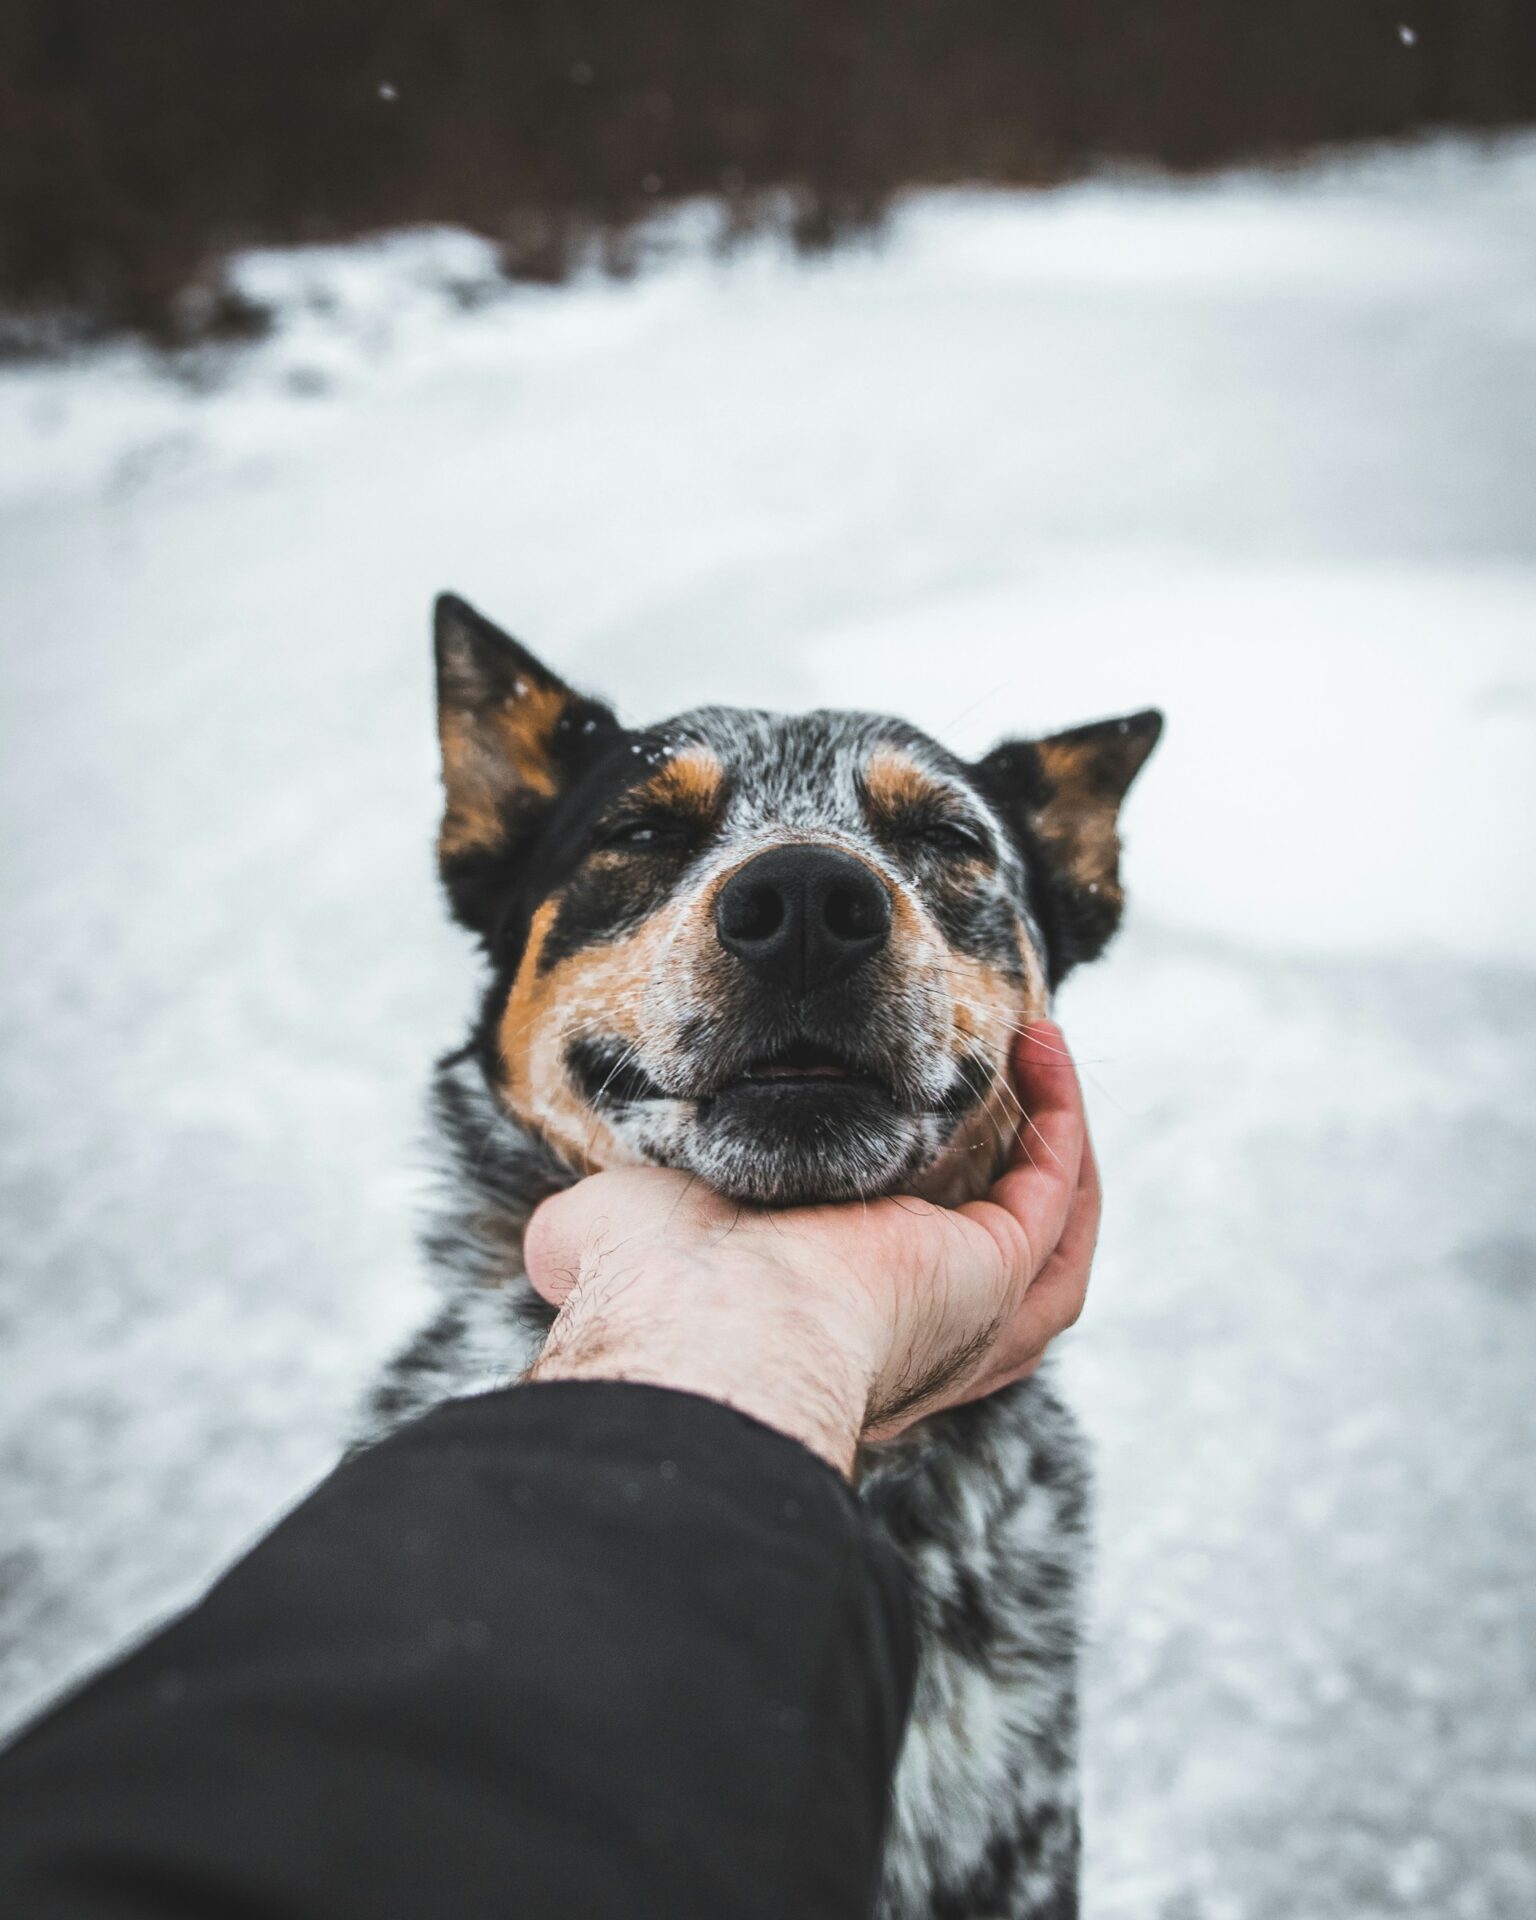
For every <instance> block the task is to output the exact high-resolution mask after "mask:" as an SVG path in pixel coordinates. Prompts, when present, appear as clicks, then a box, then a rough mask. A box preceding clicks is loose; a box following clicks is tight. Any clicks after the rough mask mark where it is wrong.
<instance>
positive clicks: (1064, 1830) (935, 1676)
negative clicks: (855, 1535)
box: [860, 1381, 1086, 1920]
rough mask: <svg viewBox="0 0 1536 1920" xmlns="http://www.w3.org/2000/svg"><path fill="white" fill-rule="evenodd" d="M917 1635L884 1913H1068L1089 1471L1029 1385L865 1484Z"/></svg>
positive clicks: (1060, 1415) (873, 1473)
mask: <svg viewBox="0 0 1536 1920" xmlns="http://www.w3.org/2000/svg"><path fill="white" fill-rule="evenodd" d="M860 1491H861V1493H862V1495H863V1497H864V1499H865V1501H866V1504H867V1506H868V1508H869V1511H870V1514H871V1517H872V1519H873V1520H874V1522H875V1523H876V1525H877V1526H878V1527H879V1528H880V1529H881V1531H882V1532H883V1533H884V1534H885V1536H886V1538H887V1539H888V1540H889V1541H890V1542H891V1544H892V1545H893V1546H894V1547H895V1549H896V1551H897V1552H898V1554H899V1555H900V1556H901V1558H902V1559H903V1561H904V1562H905V1564H906V1567H907V1571H908V1576H909V1580H910V1584H911V1591H912V1598H913V1606H914V1612H915V1616H916V1624H917V1633H918V1647H919V1654H918V1671H917V1678H916V1685H915V1691H914V1697H913V1708H912V1719H911V1723H910V1725H909V1729H908V1733H907V1738H906V1742H905V1744H904V1746H903V1749H902V1755H901V1761H900V1764H899V1766H898V1769H897V1776H896V1780H895V1784H894V1788H893V1800H892V1811H891V1825H890V1830H889V1833H888V1837H887V1843H886V1863H885V1875H884V1891H883V1895H882V1902H881V1908H880V1914H881V1920H919V1917H921V1920H930V1917H932V1916H943V1920H992V1917H993V1916H996V1917H997V1920H1003V1917H1004V1916H1006V1920H1065V1917H1066V1916H1068V1915H1071V1914H1074V1913H1075V1912H1076V1883H1077V1847H1078V1841H1077V1832H1078V1828H1077V1784H1076V1648H1077V1636H1078V1599H1079V1596H1078V1576H1079V1567H1080V1562H1081V1560H1082V1555H1083V1542H1084V1535H1085V1529H1086V1473H1085V1468H1084V1463H1083V1458H1082V1448H1081V1443H1080V1441H1079V1439H1078V1436H1077V1434H1076V1431H1075V1428H1074V1427H1073V1424H1072V1422H1071V1420H1070V1418H1069V1417H1068V1415H1067V1414H1066V1412H1065V1410H1064V1409H1063V1407H1062V1406H1061V1404H1060V1402H1059V1401H1057V1400H1056V1398H1055V1396H1054V1395H1053V1394H1052V1393H1051V1392H1050V1390H1049V1388H1048V1387H1047V1386H1045V1385H1044V1384H1043V1383H1040V1382H1038V1381H1032V1382H1028V1383H1026V1384H1024V1385H1023V1386H1020V1387H1017V1388H1014V1389H1012V1390H1010V1391H1009V1392H1008V1393H1006V1394H1003V1395H1000V1396H998V1397H997V1398H995V1399H994V1400H993V1401H990V1402H987V1403H984V1404H983V1405H982V1406H979V1407H977V1408H967V1409H961V1410H959V1411H958V1412H956V1413H954V1414H951V1415H947V1416H945V1417H944V1418H943V1419H942V1420H941V1421H938V1422H934V1423H933V1424H932V1427H931V1429H930V1431H929V1432H927V1433H925V1434H924V1435H923V1437H922V1439H921V1441H920V1442H918V1443H917V1444H916V1445H915V1446H914V1447H913V1448H912V1450H911V1452H910V1453H909V1454H908V1456H907V1457H906V1458H902V1457H901V1455H900V1452H899V1451H896V1452H893V1454H892V1455H891V1456H890V1457H888V1458H886V1459H883V1460H881V1461H879V1462H878V1463H876V1464H875V1465H874V1466H873V1468H872V1469H871V1470H870V1472H869V1473H868V1474H867V1475H866V1477H865V1480H864V1482H863V1484H862V1486H861V1489H860Z"/></svg>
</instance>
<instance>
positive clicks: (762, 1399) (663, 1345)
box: [529, 1255, 875, 1478]
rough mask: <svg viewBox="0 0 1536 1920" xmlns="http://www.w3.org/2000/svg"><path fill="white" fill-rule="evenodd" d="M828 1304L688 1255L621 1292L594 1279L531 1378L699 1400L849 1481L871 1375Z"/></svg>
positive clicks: (572, 1298)
mask: <svg viewBox="0 0 1536 1920" xmlns="http://www.w3.org/2000/svg"><path fill="white" fill-rule="evenodd" d="M828 1304H829V1303H828V1302H827V1300H826V1298H825V1297H824V1296H823V1297H821V1298H819V1299H817V1298H812V1297H810V1296H809V1295H808V1293H807V1292H806V1290H804V1289H803V1288H798V1287H795V1286H793V1285H786V1284H784V1277H783V1276H779V1275H775V1274H773V1273H772V1272H765V1271H763V1270H762V1267H761V1265H760V1264H759V1263H753V1262H748V1263H746V1264H745V1266H744V1267H743V1268H741V1269H740V1270H732V1271H728V1272H726V1271H722V1269H721V1266H720V1263H719V1262H718V1261H711V1262H710V1263H709V1265H708V1268H707V1270H703V1269H701V1268H700V1266H699V1263H697V1262H695V1261H692V1260H690V1259H689V1258H688V1257H687V1256H686V1255H684V1256H680V1257H678V1258H676V1259H674V1260H670V1261H668V1262H666V1263H665V1266H664V1267H660V1268H654V1269H653V1268H647V1269H645V1270H643V1271H640V1272H635V1273H630V1274H626V1275H624V1276H623V1277H622V1279H620V1280H617V1281H615V1280H614V1279H612V1278H611V1277H607V1276H604V1277H597V1276H594V1278H593V1280H592V1282H591V1283H578V1285H577V1286H576V1287H575V1288H574V1289H573V1290H572V1292H571V1293H570V1295H569V1296H568V1297H567V1299H566V1301H565V1303H564V1305H563V1306H562V1308H561V1310H560V1313H559V1315H558V1316H557V1318H556V1320H555V1323H554V1325H553V1326H552V1327H551V1329H550V1332H549V1335H548V1338H547V1339H546V1341H545V1345H544V1349H543V1351H542V1352H541V1354H540V1355H539V1358H538V1360H537V1361H536V1362H535V1363H534V1365H533V1367H532V1369H531V1370H530V1373H529V1378H530V1379H531V1380H534V1381H547V1380H614V1381H627V1382H630V1383H633V1384H640V1385H646V1386H655V1387H666V1388H671V1389H673V1390H675V1391H678V1392H683V1393H695V1394H699V1395H701V1396H703V1397H704V1398H706V1399H710V1400H716V1401H719V1402H720V1403H721V1404H722V1405H725V1406H728V1407H732V1408H734V1409H735V1410H736V1411H737V1412H738V1413H744V1414H746V1415H748V1416H749V1417H751V1418H752V1419H755V1420H759V1421H761V1422H762V1423H763V1424H764V1425H765V1426H769V1427H773V1428H775V1429H776V1430H777V1431H778V1432H780V1433H784V1434H787V1435H789V1436H790V1438H792V1439H795V1440H798V1441H800V1443H801V1444H802V1445H803V1446H805V1447H808V1448H809V1449H810V1451H811V1452H813V1453H815V1454H817V1455H819V1456H820V1458H822V1459H823V1460H825V1461H827V1463H828V1464H829V1465H830V1466H832V1467H833V1468H834V1469H835V1470H836V1471H837V1472H838V1473H840V1474H842V1475H843V1476H844V1478H848V1477H849V1476H850V1475H851V1473H852V1469H853V1461H854V1455H855V1453H856V1451H857V1447H858V1443H859V1437H860V1434H861V1432H862V1430H863V1426H864V1419H865V1413H866V1409H867V1407H868V1404H869V1396H870V1391H871V1385H872V1382H873V1379H874V1373H875V1368H874V1365H873V1362H872V1361H871V1360H870V1359H869V1358H868V1357H867V1356H866V1355H865V1354H864V1352H863V1348H864V1345H865V1341H864V1339H863V1337H862V1332H861V1330H860V1329H859V1328H857V1327H854V1326H851V1325H841V1324H832V1323H831V1322H830V1321H829V1316H828V1312H827V1308H828Z"/></svg>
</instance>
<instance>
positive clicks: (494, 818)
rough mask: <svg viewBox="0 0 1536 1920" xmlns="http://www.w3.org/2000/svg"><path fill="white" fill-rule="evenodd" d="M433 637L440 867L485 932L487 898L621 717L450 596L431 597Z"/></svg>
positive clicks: (457, 904) (461, 914) (465, 911)
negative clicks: (439, 752) (441, 797)
mask: <svg viewBox="0 0 1536 1920" xmlns="http://www.w3.org/2000/svg"><path fill="white" fill-rule="evenodd" d="M433 641H434V647H435V651H436V655H437V731H438V739H439V741H440V742H441V745H442V752H443V795H444V806H443V823H442V827H441V830H440V831H439V834H438V841H437V857H438V865H439V868H440V870H441V872H442V876H443V884H444V885H445V887H446V888H447V890H448V898H449V901H450V903H451V904H452V906H453V910H454V912H455V914H456V915H457V916H458V918H459V919H460V920H461V921H463V922H464V924H465V925H466V926H468V927H471V928H473V929H474V930H475V931H476V932H478V933H481V934H488V933H489V932H490V930H491V929H490V925H489V919H490V915H491V912H492V910H493V903H492V901H491V898H490V896H491V894H492V893H493V892H494V891H497V890H501V888H502V885H503V883H504V881H505V879H506V877H507V874H508V871H509V867H510V864H511V862H512V860H513V858H514V856H515V855H516V852H517V850H518V848H519V846H521V845H525V844H526V843H527V841H528V839H529V838H530V835H531V833H532V831H533V830H534V829H535V828H536V827H537V825H538V824H539V821H540V820H541V819H542V817H543V816H544V815H545V814H546V813H547V811H548V809H549V807H550V805H551V803H552V802H553V801H554V800H555V798H556V797H557V796H558V794H559V793H560V791H561V790H562V788H563V787H565V786H566V785H567V784H568V783H569V781H570V780H571V779H572V778H573V777H574V776H575V775H576V774H577V773H579V772H580V770H581V768H582V766H583V765H584V764H585V763H586V762H587V761H588V760H590V758H591V757H592V755H593V753H594V751H595V750H596V749H598V748H599V747H601V746H603V745H606V744H608V743H610V742H611V740H612V738H613V737H614V735H615V734H616V733H617V732H618V722H617V721H616V720H615V719H614V717H613V714H612V713H611V712H610V711H609V709H608V708H607V707H605V706H601V705H599V703H598V702H597V701H595V700H586V699H583V698H582V697H581V696H580V695H579V694H576V693H573V692H572V691H571V689H570V688H569V687H568V686H567V685H566V684H565V682H564V681H563V680H561V679H559V678H558V677H557V676H556V675H555V674H553V673H551V672H550V671H549V669H548V668H547V667H544V666H541V665H540V663H539V662H538V661H537V660H535V659H534V657H533V655H532V654H531V653H529V652H528V651H527V650H526V649H525V648H524V647H521V646H519V645H518V643H517V641H515V640H514V639H513V638H512V637H511V635H510V634H506V633H503V632H502V631H501V629H500V627H497V626H494V625H492V623H491V622H490V621H489V620H487V619H486V618H485V617H484V615H483V614H480V613H477V612H476V611H475V609H474V608H473V607H471V606H469V605H468V604H467V603H466V602H465V601H463V600H460V599H459V598H458V597H457V596H456V595H454V594H451V593H445V594H442V595H441V596H440V597H439V599H438V601H437V605H436V607H435V609H434V612H433Z"/></svg>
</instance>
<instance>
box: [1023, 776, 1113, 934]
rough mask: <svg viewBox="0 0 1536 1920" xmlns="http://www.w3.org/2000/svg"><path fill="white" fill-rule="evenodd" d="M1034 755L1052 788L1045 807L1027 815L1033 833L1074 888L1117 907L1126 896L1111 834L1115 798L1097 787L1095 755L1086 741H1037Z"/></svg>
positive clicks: (1100, 786)
mask: <svg viewBox="0 0 1536 1920" xmlns="http://www.w3.org/2000/svg"><path fill="white" fill-rule="evenodd" d="M1035 751H1036V752H1037V754H1038V755H1039V757H1040V766H1041V769H1042V771H1043V772H1044V774H1045V777H1046V780H1047V781H1048V782H1049V785H1050V789H1051V793H1050V798H1049V799H1048V800H1047V801H1046V803H1045V805H1044V806H1042V807H1039V808H1037V809H1036V811H1035V812H1034V813H1033V814H1032V815H1031V816H1030V818H1031V824H1032V825H1033V827H1034V829H1035V832H1036V833H1037V834H1039V836H1040V838H1041V839H1042V840H1043V841H1044V842H1045V843H1046V845H1047V847H1048V848H1049V849H1050V851H1051V852H1052V853H1054V854H1055V855H1056V857H1057V859H1058V861H1059V862H1060V864H1061V867H1062V869H1063V871H1064V872H1065V873H1066V874H1067V876H1068V877H1069V878H1070V879H1071V880H1072V881H1073V882H1074V884H1075V885H1077V886H1080V887H1083V888H1085V889H1088V890H1091V891H1092V892H1094V893H1099V894H1102V895H1103V896H1104V898H1105V899H1106V900H1108V901H1110V902H1112V903H1113V904H1114V905H1116V906H1119V905H1121V904H1122V903H1123V901H1124V898H1125V896H1124V894H1123V893H1122V891H1121V888H1120V882H1119V865H1120V839H1119V835H1118V834H1117V832H1116V829H1115V822H1116V819H1117V817H1118V814H1119V807H1120V796H1119V795H1118V794H1110V793H1106V792H1105V791H1104V789H1103V787H1102V785H1101V783H1100V780H1099V778H1098V771H1097V769H1098V765H1099V758H1100V756H1099V752H1098V750H1096V748H1095V747H1094V746H1093V745H1092V744H1091V743H1089V742H1086V741H1070V740H1068V741H1061V740H1042V741H1040V742H1039V743H1038V744H1037V746H1036V748H1035Z"/></svg>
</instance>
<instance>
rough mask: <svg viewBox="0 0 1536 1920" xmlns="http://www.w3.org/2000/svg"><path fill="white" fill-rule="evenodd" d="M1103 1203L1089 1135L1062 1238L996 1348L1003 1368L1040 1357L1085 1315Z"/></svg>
mask: <svg viewBox="0 0 1536 1920" xmlns="http://www.w3.org/2000/svg"><path fill="white" fill-rule="evenodd" d="M1102 1207H1103V1201H1102V1191H1101V1188H1100V1184H1099V1168H1098V1161H1097V1159H1096V1157H1095V1155H1094V1151H1093V1143H1092V1141H1091V1140H1089V1139H1088V1138H1087V1137H1086V1135H1085V1137H1084V1141H1083V1160H1082V1169H1081V1173H1080V1176H1079V1179H1078V1185H1077V1191H1076V1193H1075V1194H1074V1195H1073V1200H1072V1208H1071V1212H1070V1213H1069V1215H1068V1218H1067V1222H1066V1225H1065V1226H1064V1228H1063V1229H1062V1233H1061V1238H1060V1240H1059V1241H1058V1242H1057V1244H1056V1248H1055V1250H1054V1252H1053V1253H1052V1254H1051V1256H1050V1258H1049V1259H1048V1260H1047V1261H1046V1262H1045V1264H1044V1265H1043V1266H1042V1267H1041V1269H1040V1272H1039V1273H1038V1274H1037V1275H1036V1276H1035V1280H1034V1283H1033V1284H1032V1285H1031V1286H1030V1287H1029V1289H1028V1291H1027V1292H1026V1293H1025V1295H1024V1298H1023V1300H1022V1301H1020V1303H1019V1306H1018V1308H1017V1310H1016V1311H1015V1312H1014V1314H1013V1316H1012V1318H1011V1319H1010V1321H1009V1323H1008V1326H1007V1327H1006V1328H1005V1329H1004V1331H1003V1332H1002V1334H1001V1335H1000V1336H999V1339H998V1342H997V1346H996V1348H995V1349H994V1359H995V1361H996V1363H997V1364H998V1365H999V1366H1000V1367H1001V1368H1003V1369H1004V1370H1005V1371H1006V1370H1009V1369H1012V1368H1017V1367H1019V1366H1021V1365H1022V1364H1024V1363H1025V1362H1026V1361H1029V1360H1033V1359H1037V1358H1038V1357H1039V1356H1040V1355H1041V1354H1042V1353H1044V1351H1045V1349H1046V1348H1047V1347H1048V1346H1049V1345H1050V1343H1051V1342H1052V1341H1053V1340H1054V1339H1055V1338H1056V1337H1057V1335H1058V1334H1062V1333H1065V1332H1066V1330H1067V1329H1068V1327H1071V1326H1075V1325H1076V1323H1077V1321H1078V1320H1079V1318H1080V1317H1081V1315H1082V1311H1083V1307H1084V1305H1085V1303H1086V1301H1087V1297H1088V1276H1089V1273H1090V1272H1091V1270H1092V1267H1093V1252H1094V1248H1095V1246H1096V1245H1097V1243H1098V1237H1099V1220H1100V1216H1101V1213H1102Z"/></svg>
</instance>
